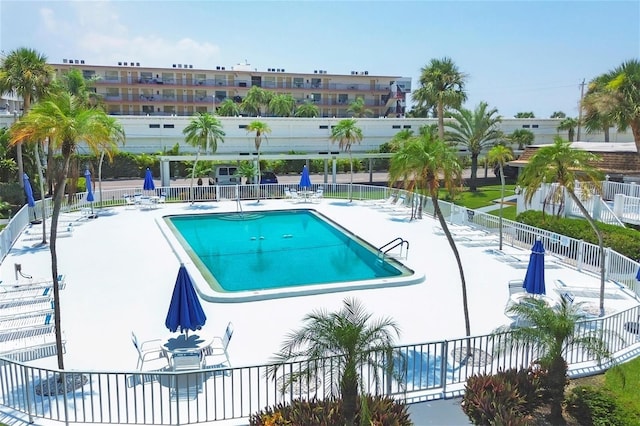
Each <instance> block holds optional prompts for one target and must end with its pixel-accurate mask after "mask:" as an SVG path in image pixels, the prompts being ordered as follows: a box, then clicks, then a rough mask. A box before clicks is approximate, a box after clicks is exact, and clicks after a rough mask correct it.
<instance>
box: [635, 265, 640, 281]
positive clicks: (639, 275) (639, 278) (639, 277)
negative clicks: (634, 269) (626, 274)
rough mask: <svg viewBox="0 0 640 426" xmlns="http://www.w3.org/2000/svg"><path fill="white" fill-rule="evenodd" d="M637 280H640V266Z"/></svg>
mask: <svg viewBox="0 0 640 426" xmlns="http://www.w3.org/2000/svg"><path fill="white" fill-rule="evenodd" d="M636 280H638V281H640V268H638V273H637V274H636Z"/></svg>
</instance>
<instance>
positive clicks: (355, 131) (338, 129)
mask: <svg viewBox="0 0 640 426" xmlns="http://www.w3.org/2000/svg"><path fill="white" fill-rule="evenodd" d="M362 138H363V135H362V129H361V128H360V127H358V126H357V121H356V120H355V119H353V118H347V119H344V120H340V121H339V122H338V124H336V125H335V126H334V127H332V128H331V137H330V139H331V142H336V141H337V142H338V146H339V147H340V149H342V150H343V151H346V152H348V153H349V171H350V181H349V202H351V201H353V190H352V188H353V157H352V155H351V145H353V144H354V143H360V142H361V141H362Z"/></svg>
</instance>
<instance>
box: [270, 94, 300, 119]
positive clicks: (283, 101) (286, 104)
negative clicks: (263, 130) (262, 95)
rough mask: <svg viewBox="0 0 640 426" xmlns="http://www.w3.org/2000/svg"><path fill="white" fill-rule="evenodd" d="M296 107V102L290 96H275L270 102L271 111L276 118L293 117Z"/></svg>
mask: <svg viewBox="0 0 640 426" xmlns="http://www.w3.org/2000/svg"><path fill="white" fill-rule="evenodd" d="M295 106H296V100H295V99H293V96H291V95H289V94H287V95H275V96H274V97H273V98H271V101H269V111H271V113H272V114H273V115H275V116H276V117H291V115H292V114H293V109H294V108H295Z"/></svg>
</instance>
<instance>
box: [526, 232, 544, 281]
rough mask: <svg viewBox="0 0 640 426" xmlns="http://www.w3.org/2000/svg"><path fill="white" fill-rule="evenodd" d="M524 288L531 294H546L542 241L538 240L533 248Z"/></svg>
mask: <svg viewBox="0 0 640 426" xmlns="http://www.w3.org/2000/svg"><path fill="white" fill-rule="evenodd" d="M522 287H524V289H525V290H526V291H527V293H530V294H545V293H546V290H545V286H544V246H543V245H542V241H541V240H540V239H537V240H536V242H535V244H534V245H533V247H532V248H531V255H530V256H529V265H528V266H527V274H526V275H525V277H524V283H523V284H522Z"/></svg>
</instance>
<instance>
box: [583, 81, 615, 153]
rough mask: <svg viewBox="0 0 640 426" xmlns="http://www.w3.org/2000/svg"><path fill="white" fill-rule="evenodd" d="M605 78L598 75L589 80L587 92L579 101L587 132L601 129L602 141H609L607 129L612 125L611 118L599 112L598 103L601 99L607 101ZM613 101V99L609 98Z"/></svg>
mask: <svg viewBox="0 0 640 426" xmlns="http://www.w3.org/2000/svg"><path fill="white" fill-rule="evenodd" d="M606 84H607V82H606V79H605V78H604V77H603V76H599V77H596V78H594V79H593V80H591V82H590V83H589V86H588V90H587V94H586V95H585V96H584V98H583V99H582V102H581V107H582V109H583V110H584V117H583V121H584V125H585V128H586V130H587V132H588V133H595V132H598V131H602V132H603V133H604V141H605V142H609V129H610V128H611V127H612V126H613V119H612V117H610V116H606V115H605V114H602V113H601V112H600V108H599V106H600V104H601V102H603V101H609V100H608V99H607V98H608V95H607V90H606ZM611 102H615V100H613V99H612V100H611Z"/></svg>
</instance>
